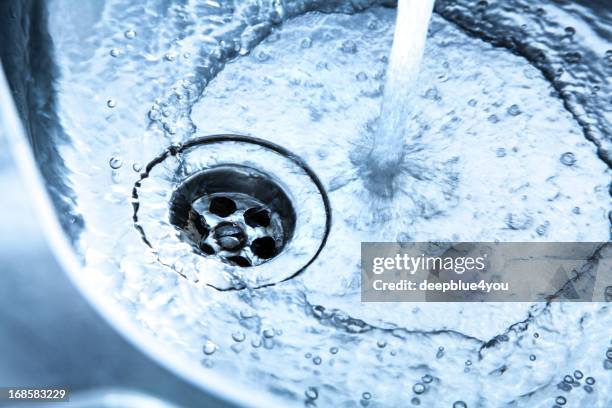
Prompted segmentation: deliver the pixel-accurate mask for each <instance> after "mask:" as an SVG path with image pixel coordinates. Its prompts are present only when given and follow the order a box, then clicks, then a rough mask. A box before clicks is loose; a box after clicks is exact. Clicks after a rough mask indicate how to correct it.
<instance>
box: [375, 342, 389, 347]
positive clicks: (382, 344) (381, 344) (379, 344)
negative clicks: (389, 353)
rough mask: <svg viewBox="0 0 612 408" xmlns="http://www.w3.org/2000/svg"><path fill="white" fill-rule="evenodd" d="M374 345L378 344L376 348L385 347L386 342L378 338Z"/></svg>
mask: <svg viewBox="0 0 612 408" xmlns="http://www.w3.org/2000/svg"><path fill="white" fill-rule="evenodd" d="M376 345H377V346H378V348H385V347H386V346H387V342H386V341H384V340H378V341H377V342H376Z"/></svg>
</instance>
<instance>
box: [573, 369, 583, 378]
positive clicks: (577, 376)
mask: <svg viewBox="0 0 612 408" xmlns="http://www.w3.org/2000/svg"><path fill="white" fill-rule="evenodd" d="M582 377H584V374H582V371H580V370H576V371H574V378H575V379H577V380H580V379H581V378H582Z"/></svg>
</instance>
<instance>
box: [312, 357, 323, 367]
mask: <svg viewBox="0 0 612 408" xmlns="http://www.w3.org/2000/svg"><path fill="white" fill-rule="evenodd" d="M312 362H313V363H315V365H321V363H322V362H323V360H322V359H321V357H319V356H316V357H315V358H313V359H312Z"/></svg>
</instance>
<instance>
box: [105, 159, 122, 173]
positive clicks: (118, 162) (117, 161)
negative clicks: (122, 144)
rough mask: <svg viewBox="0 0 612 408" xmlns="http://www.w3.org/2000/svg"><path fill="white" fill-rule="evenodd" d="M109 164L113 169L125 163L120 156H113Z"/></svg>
mask: <svg viewBox="0 0 612 408" xmlns="http://www.w3.org/2000/svg"><path fill="white" fill-rule="evenodd" d="M108 165H109V166H110V167H111V169H113V170H117V169H118V168H120V167H121V166H122V165H123V160H121V158H120V157H111V159H110V160H109V161H108Z"/></svg>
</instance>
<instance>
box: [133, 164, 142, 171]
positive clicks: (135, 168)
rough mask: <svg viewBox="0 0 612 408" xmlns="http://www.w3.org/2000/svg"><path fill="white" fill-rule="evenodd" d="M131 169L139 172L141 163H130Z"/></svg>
mask: <svg viewBox="0 0 612 408" xmlns="http://www.w3.org/2000/svg"><path fill="white" fill-rule="evenodd" d="M132 170H134V171H135V172H136V173H140V171H141V170H142V164H140V163H134V164H132Z"/></svg>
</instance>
